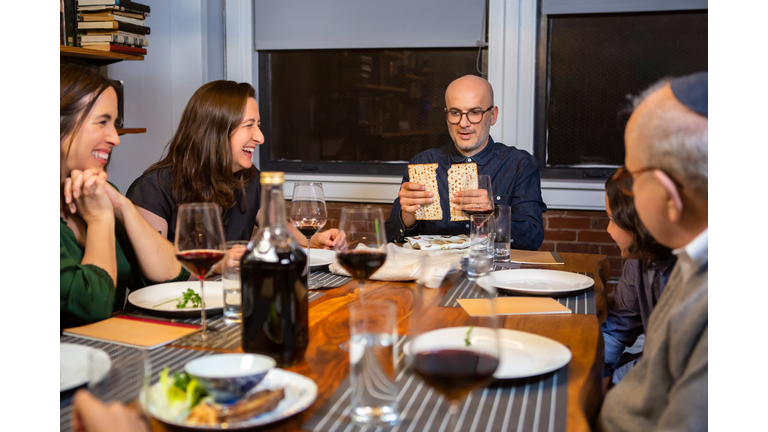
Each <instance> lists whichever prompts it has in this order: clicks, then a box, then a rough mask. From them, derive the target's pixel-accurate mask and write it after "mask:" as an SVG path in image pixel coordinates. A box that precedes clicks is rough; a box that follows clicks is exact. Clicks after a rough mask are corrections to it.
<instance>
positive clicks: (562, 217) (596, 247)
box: [288, 202, 624, 290]
mask: <svg viewBox="0 0 768 432" xmlns="http://www.w3.org/2000/svg"><path fill="white" fill-rule="evenodd" d="M288 205H290V202H288ZM326 205H327V208H328V223H327V224H326V226H325V229H328V228H338V226H339V216H340V215H341V209H342V207H344V206H350V205H360V204H355V203H340V202H328V203H326ZM372 206H374V207H379V208H381V210H382V212H383V213H384V217H385V218H387V217H389V213H390V212H391V211H392V205H391V204H372ZM606 227H608V215H607V214H606V213H605V212H604V211H583V210H578V211H577V210H549V211H547V212H546V213H544V230H545V231H544V243H542V245H541V247H540V248H539V250H545V251H551V252H552V251H554V252H577V253H591V254H602V255H606V256H607V257H608V261H609V262H610V264H611V276H612V278H614V279H615V278H618V277H619V276H620V275H621V269H622V267H623V265H624V263H623V260H622V258H621V251H620V250H619V248H618V246H616V243H614V241H613V239H611V236H610V235H608V232H606V231H605V229H606ZM610 288H612V287H609V290H610Z"/></svg>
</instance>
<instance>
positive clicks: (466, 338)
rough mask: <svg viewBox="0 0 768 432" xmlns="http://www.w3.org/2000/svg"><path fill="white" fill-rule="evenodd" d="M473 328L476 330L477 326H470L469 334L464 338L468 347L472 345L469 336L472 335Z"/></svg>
mask: <svg viewBox="0 0 768 432" xmlns="http://www.w3.org/2000/svg"><path fill="white" fill-rule="evenodd" d="M473 328H475V326H469V330H467V334H466V336H464V344H465V345H466V346H470V345H472V342H470V341H469V334H470V333H472V329H473Z"/></svg>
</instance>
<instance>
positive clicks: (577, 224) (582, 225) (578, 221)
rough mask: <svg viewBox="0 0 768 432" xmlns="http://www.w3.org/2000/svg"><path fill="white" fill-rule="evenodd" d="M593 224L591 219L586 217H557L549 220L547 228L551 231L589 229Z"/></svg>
mask: <svg viewBox="0 0 768 432" xmlns="http://www.w3.org/2000/svg"><path fill="white" fill-rule="evenodd" d="M590 226H591V222H590V220H589V218H584V217H578V218H576V217H574V218H570V217H556V218H549V219H548V225H547V228H549V229H562V228H565V229H589V227H590Z"/></svg>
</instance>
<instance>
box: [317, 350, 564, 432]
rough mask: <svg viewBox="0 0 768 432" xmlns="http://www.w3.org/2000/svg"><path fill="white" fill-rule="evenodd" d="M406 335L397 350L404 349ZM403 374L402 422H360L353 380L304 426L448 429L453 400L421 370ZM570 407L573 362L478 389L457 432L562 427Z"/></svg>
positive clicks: (337, 431) (337, 430)
mask: <svg viewBox="0 0 768 432" xmlns="http://www.w3.org/2000/svg"><path fill="white" fill-rule="evenodd" d="M406 339H407V337H401V338H400V340H399V341H398V343H397V344H396V345H397V350H398V351H399V352H401V353H402V349H400V348H401V346H402V343H403V342H404V341H405V340H406ZM402 360H403V355H402V354H401V355H400V368H401V371H400V373H399V375H398V377H397V385H398V396H397V401H398V407H399V412H400V421H399V422H398V424H397V425H395V426H393V427H379V428H374V427H368V426H365V425H362V426H361V425H357V424H356V423H354V422H353V421H352V419H351V418H350V412H351V390H350V378H349V377H347V378H346V379H344V381H342V382H341V384H340V385H339V387H338V388H337V389H336V391H335V392H334V393H333V395H332V396H331V397H330V398H329V399H328V400H327V401H326V402H325V404H323V406H322V407H321V408H320V409H319V410H318V411H317V412H316V413H315V414H314V415H313V416H312V418H311V419H310V420H309V421H308V422H307V423H305V424H304V425H303V426H302V429H304V430H309V431H313V432H362V431H370V432H383V431H388V432H389V431H391V432H422V431H438V432H453V431H447V429H448V427H449V424H450V423H449V421H450V417H449V415H448V402H447V401H446V400H445V399H444V398H443V396H442V395H440V394H439V393H438V392H436V391H434V390H433V389H432V388H431V387H429V386H428V385H426V384H425V383H424V382H423V381H422V380H421V379H419V378H418V377H417V376H416V375H415V374H413V373H411V372H410V371H408V370H407V369H406V368H404V367H402ZM567 408H568V366H564V367H562V368H560V369H559V370H557V371H554V372H551V373H548V374H544V375H540V376H537V377H531V378H526V379H517V380H499V381H496V382H494V383H493V384H492V385H490V386H489V387H487V388H485V389H480V390H476V391H474V392H472V393H470V395H469V396H468V397H467V398H466V400H464V401H463V402H462V404H461V405H460V406H459V412H458V415H457V421H456V429H455V430H456V431H469V432H492V431H507V430H516V431H562V430H565V421H566V415H567Z"/></svg>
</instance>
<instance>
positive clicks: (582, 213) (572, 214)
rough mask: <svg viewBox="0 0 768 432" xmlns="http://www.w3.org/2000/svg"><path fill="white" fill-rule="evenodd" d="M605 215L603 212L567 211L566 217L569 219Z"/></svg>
mask: <svg viewBox="0 0 768 432" xmlns="http://www.w3.org/2000/svg"><path fill="white" fill-rule="evenodd" d="M601 214H605V212H604V211H603V210H567V211H566V212H565V215H566V216H567V217H595V216H600V215H601Z"/></svg>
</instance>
